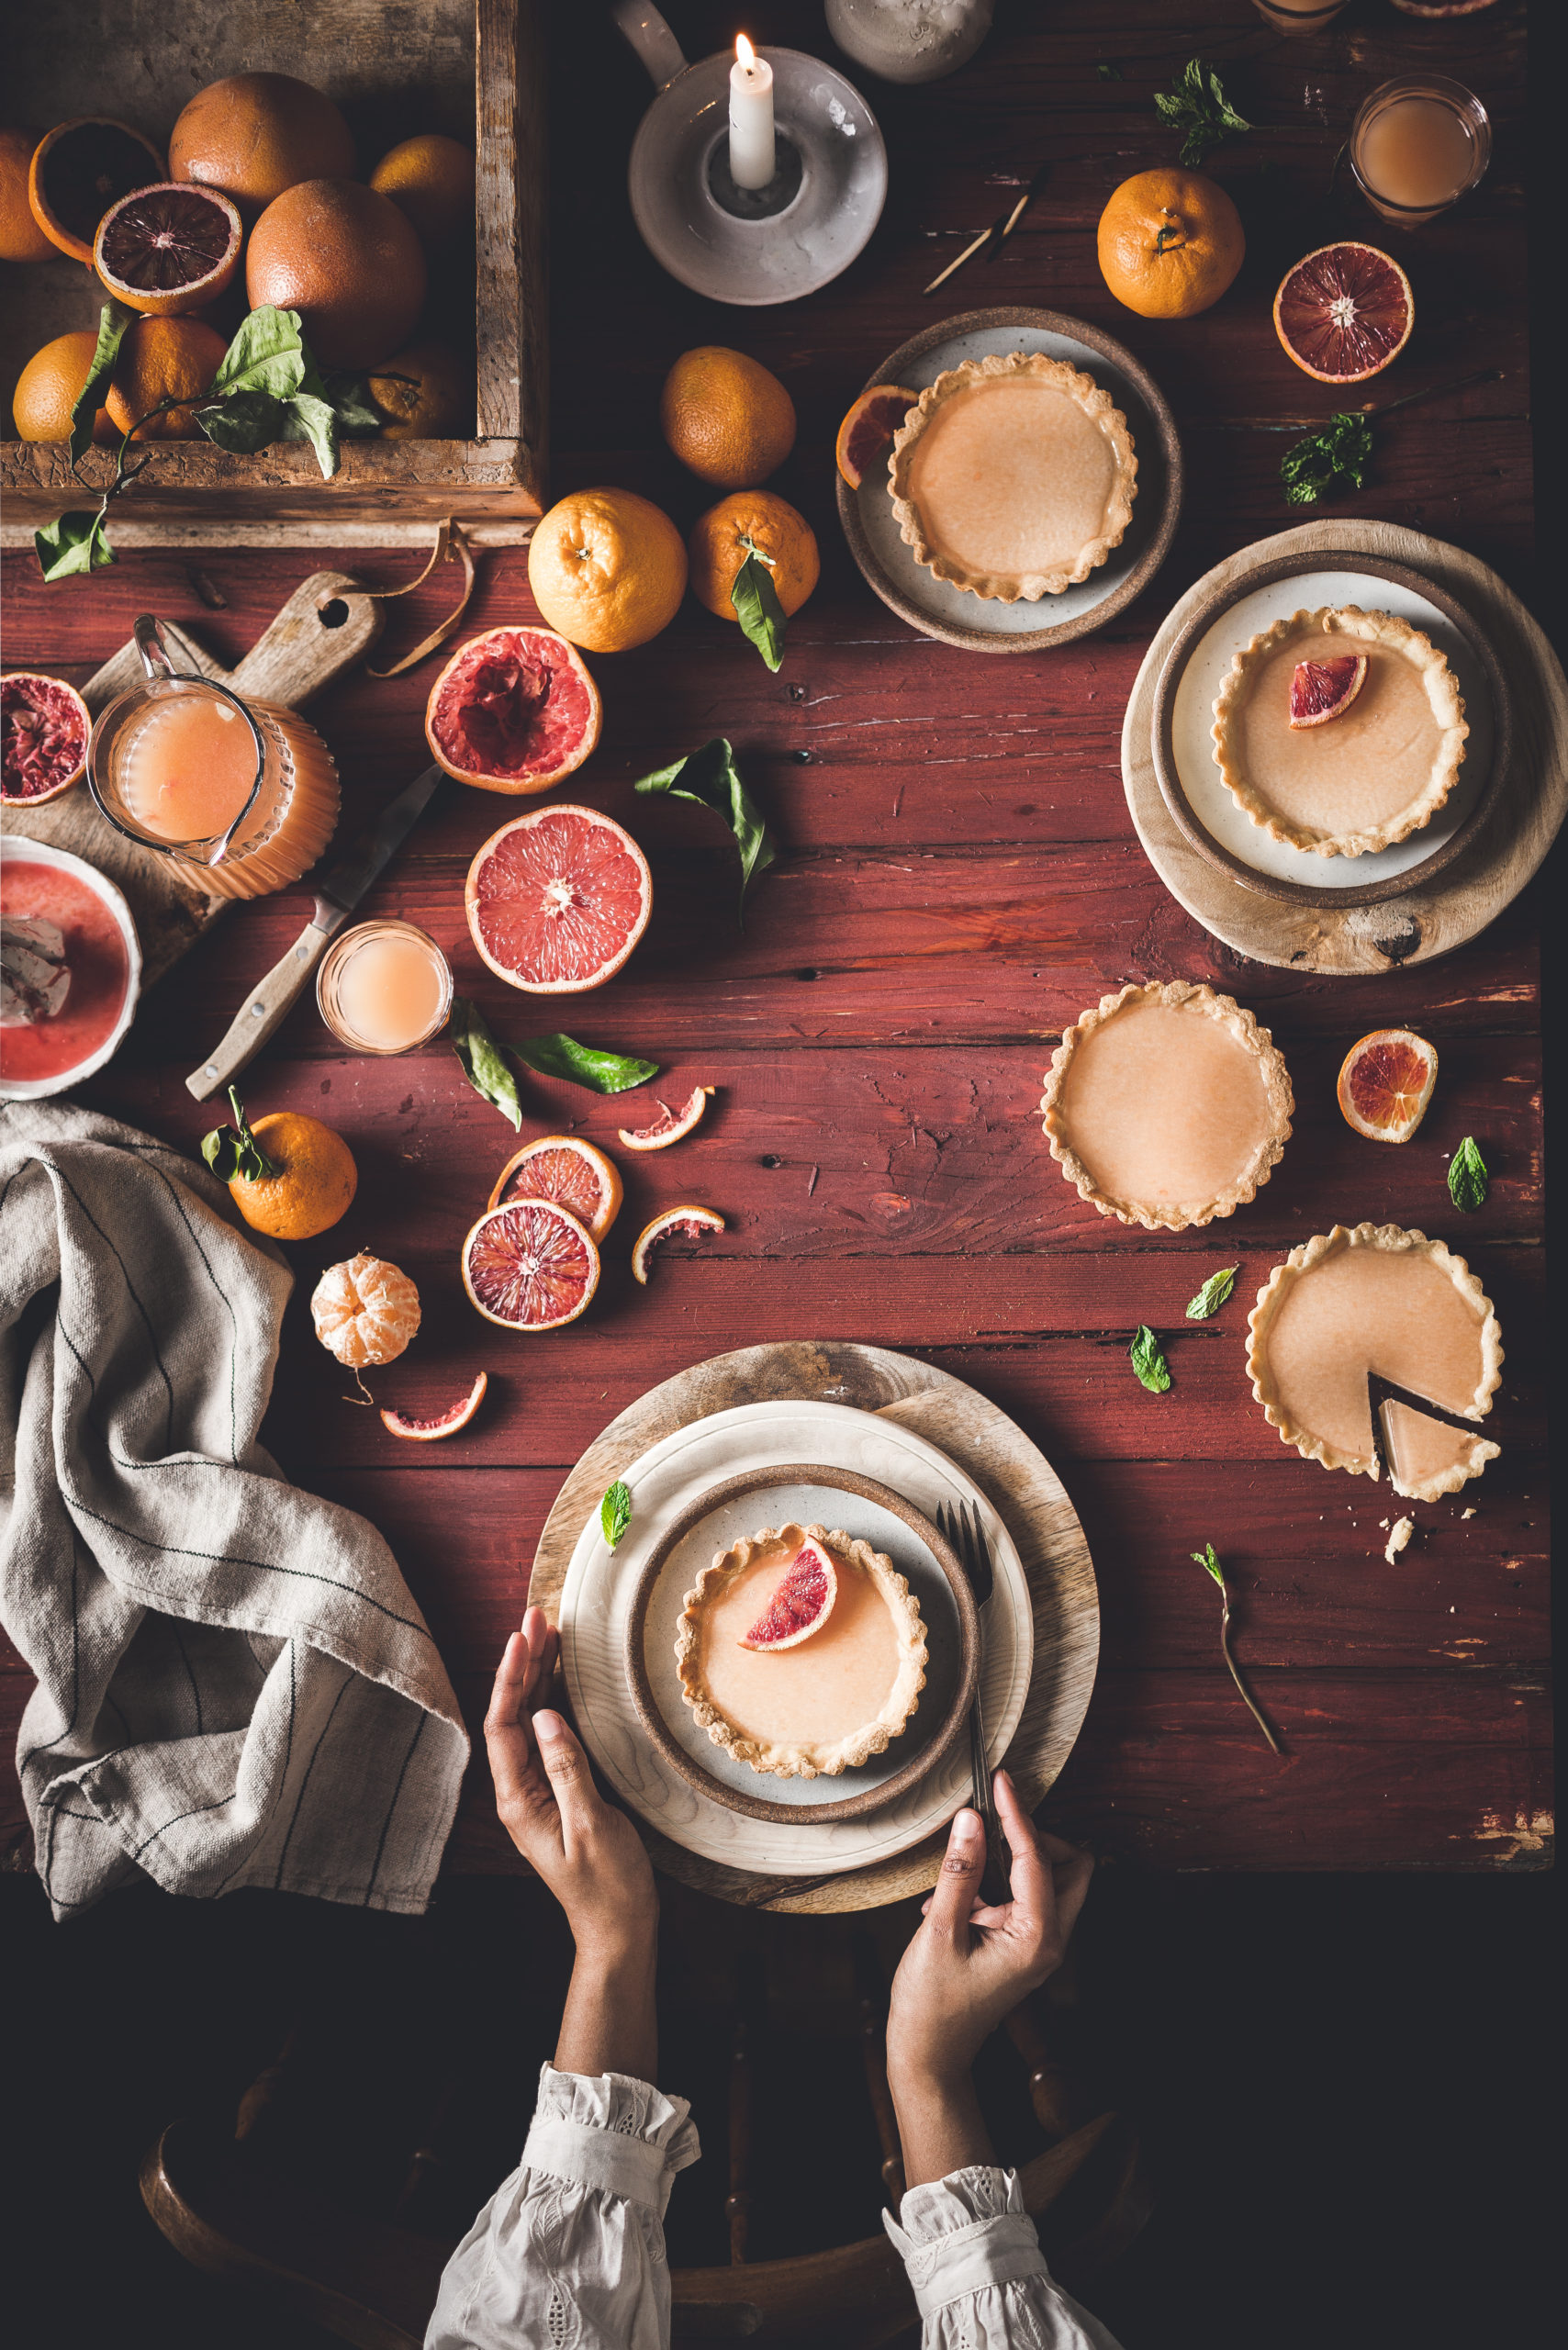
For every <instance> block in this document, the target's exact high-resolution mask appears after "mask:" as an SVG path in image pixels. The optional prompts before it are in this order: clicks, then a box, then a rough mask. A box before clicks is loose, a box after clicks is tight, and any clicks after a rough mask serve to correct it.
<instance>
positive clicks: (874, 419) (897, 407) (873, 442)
mask: <svg viewBox="0 0 1568 2350" xmlns="http://www.w3.org/2000/svg"><path fill="white" fill-rule="evenodd" d="M919 397H920V394H919V393H918V392H907V391H905V389H904V388H903V386H902V384H873V385H872V386H871V388H870V390H869V391H868V392H862V393H861V395H860V397H859V398H858V399H857V401H856V403H855V405H854V407H853V408H851V409H850V411H849V414H848V415H847V416H846V418H845V420H844V422H843V423H842V424H841V425H840V426H839V428H838V441H837V444H836V446H835V448H834V456H835V457H836V458H837V460H838V470H839V472H840V473H841V474H842V475H843V476H844V478H845V480H846V482H847V483H848V484H849V487H850V488H851V489H858V488H859V487H860V485H861V483H862V482H863V481H864V480H865V479H866V476H868V474H869V473H871V472H872V471H873V470H874V468H875V467H876V466H878V465H879V464H882V463H884V462H885V460H886V457H887V453H888V451H889V450H890V448H891V447H892V445H893V435H894V433H895V432H896V431H898V429H899V427H900V425H901V424H902V422H903V420H904V419H905V417H906V416H907V415H908V414H909V412H910V409H911V408H913V406H914V405H915V402H916V401H917V400H918V399H919Z"/></svg>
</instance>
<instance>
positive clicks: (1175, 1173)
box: [1040, 979, 1295, 1232]
mask: <svg viewBox="0 0 1568 2350" xmlns="http://www.w3.org/2000/svg"><path fill="white" fill-rule="evenodd" d="M1040 1107H1041V1109H1042V1111H1043V1112H1044V1113H1045V1129H1046V1136H1047V1140H1048V1141H1049V1143H1050V1147H1051V1157H1052V1158H1055V1159H1058V1160H1059V1161H1060V1163H1061V1171H1062V1173H1063V1174H1064V1175H1065V1176H1066V1178H1067V1180H1068V1181H1069V1182H1070V1183H1076V1185H1077V1186H1078V1190H1079V1192H1080V1194H1081V1197H1082V1198H1084V1199H1086V1200H1088V1201H1089V1202H1090V1203H1091V1205H1092V1206H1093V1207H1096V1208H1098V1209H1099V1211H1100V1213H1101V1214H1102V1215H1114V1216H1117V1217H1119V1218H1120V1220H1121V1222H1122V1223H1123V1224H1141V1225H1147V1226H1148V1229H1149V1230H1151V1231H1153V1230H1156V1229H1159V1228H1161V1227H1162V1228H1164V1229H1165V1230H1167V1231H1170V1232H1180V1231H1182V1230H1183V1229H1184V1228H1185V1227H1186V1226H1187V1225H1192V1224H1209V1223H1212V1222H1213V1220H1214V1218H1215V1216H1218V1215H1230V1214H1234V1212H1235V1210H1236V1209H1237V1208H1238V1207H1239V1206H1240V1205H1241V1204H1242V1203H1243V1202H1244V1201H1246V1200H1249V1199H1251V1198H1252V1196H1253V1194H1254V1192H1256V1191H1257V1190H1258V1187H1259V1185H1260V1183H1266V1182H1267V1181H1268V1180H1269V1176H1270V1173H1271V1170H1272V1169H1273V1168H1274V1166H1275V1165H1276V1164H1277V1162H1278V1160H1279V1158H1280V1155H1281V1153H1282V1150H1283V1149H1284V1147H1285V1144H1286V1142H1287V1141H1288V1140H1289V1138H1290V1131H1291V1118H1292V1115H1293V1113H1294V1109H1295V1100H1294V1095H1293V1093H1292V1091H1291V1080H1290V1074H1289V1072H1288V1070H1287V1069H1286V1068H1285V1064H1284V1057H1283V1056H1282V1053H1281V1052H1280V1051H1279V1049H1278V1047H1277V1046H1275V1044H1274V1042H1273V1040H1272V1038H1271V1036H1270V1035H1269V1032H1268V1030H1267V1029H1266V1028H1260V1027H1259V1025H1258V1023H1257V1022H1256V1020H1254V1018H1253V1017H1252V1014H1251V1013H1249V1012H1244V1011H1243V1010H1242V1008H1241V1006H1240V1005H1239V1004H1238V1002H1236V1000H1235V998H1234V997H1233V996H1228V995H1216V994H1215V991H1214V990H1213V989H1212V988H1206V987H1203V986H1200V985H1197V984H1194V983H1193V982H1191V981H1188V980H1184V979H1177V980H1168V981H1166V982H1165V983H1164V984H1163V985H1160V986H1152V987H1126V988H1123V989H1122V990H1121V992H1120V994H1119V995H1107V996H1103V997H1102V998H1101V1000H1100V1003H1099V1006H1098V1008H1097V1009H1096V1010H1094V1011H1092V1012H1084V1013H1080V1015H1079V1017H1078V1019H1077V1020H1075V1021H1074V1023H1073V1024H1072V1026H1071V1027H1070V1028H1069V1029H1068V1030H1067V1031H1066V1033H1065V1034H1064V1035H1063V1037H1062V1040H1061V1043H1060V1044H1059V1045H1058V1046H1057V1049H1056V1052H1055V1054H1054V1055H1053V1056H1052V1059H1051V1066H1050V1071H1049V1074H1048V1076H1047V1080H1046V1091H1045V1096H1044V1099H1043V1100H1042V1102H1041V1103H1040Z"/></svg>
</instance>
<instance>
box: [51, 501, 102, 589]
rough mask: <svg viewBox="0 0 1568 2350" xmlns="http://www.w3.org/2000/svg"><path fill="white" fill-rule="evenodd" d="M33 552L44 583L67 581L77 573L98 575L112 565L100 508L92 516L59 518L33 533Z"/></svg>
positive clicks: (63, 516)
mask: <svg viewBox="0 0 1568 2350" xmlns="http://www.w3.org/2000/svg"><path fill="white" fill-rule="evenodd" d="M33 550H34V553H35V554H37V556H38V559H39V570H40V571H41V572H42V573H43V576H44V577H45V578H46V579H69V578H70V577H71V576H72V575H73V573H75V572H78V571H101V570H102V569H103V568H104V566H105V565H106V564H110V563H113V562H114V560H115V551H114V549H113V547H112V546H110V544H109V534H108V532H106V530H105V528H104V516H103V509H102V508H100V509H99V510H98V511H97V513H96V514H82V513H72V514H62V515H59V516H57V518H56V519H55V520H54V521H52V522H46V523H45V524H44V526H43V528H42V530H41V531H35V532H33Z"/></svg>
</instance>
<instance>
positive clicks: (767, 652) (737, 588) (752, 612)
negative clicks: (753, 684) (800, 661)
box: [730, 554, 789, 671]
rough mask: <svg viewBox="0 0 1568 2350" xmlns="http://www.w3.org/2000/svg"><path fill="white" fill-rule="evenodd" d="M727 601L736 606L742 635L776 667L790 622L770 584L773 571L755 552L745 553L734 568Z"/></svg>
mask: <svg viewBox="0 0 1568 2350" xmlns="http://www.w3.org/2000/svg"><path fill="white" fill-rule="evenodd" d="M730 601H731V603H732V604H733V605H734V608H735V617H736V619H737V620H738V621H740V624H741V633H742V635H743V636H745V638H746V640H747V642H748V643H752V644H755V645H756V649H757V651H758V652H759V653H760V654H761V655H762V657H763V659H764V660H765V661H766V662H767V666H768V667H769V668H770V669H772V670H775V671H777V669H778V665H779V663H780V662H781V661H782V660H783V658H784V631H785V629H786V627H787V626H788V625H789V623H788V622H787V621H786V620H785V617H784V607H783V605H782V604H781V603H780V602H779V600H778V588H775V586H774V585H773V574H772V573H771V571H769V569H768V567H767V564H765V563H763V562H762V561H761V560H760V559H759V558H758V557H757V556H756V555H755V554H748V555H747V557H746V559H745V562H744V563H743V564H742V565H741V567H740V569H739V570H738V571H737V572H736V574H735V584H734V587H733V588H731V590H730Z"/></svg>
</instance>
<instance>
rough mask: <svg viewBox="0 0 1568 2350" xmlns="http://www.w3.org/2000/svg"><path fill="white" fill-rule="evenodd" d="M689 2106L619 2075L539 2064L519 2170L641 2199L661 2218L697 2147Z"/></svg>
mask: <svg viewBox="0 0 1568 2350" xmlns="http://www.w3.org/2000/svg"><path fill="white" fill-rule="evenodd" d="M690 2115H691V2109H690V2107H689V2105H688V2104H687V2102H686V2099H685V2098H669V2097H666V2096H665V2095H664V2094H663V2092H662V2091H661V2090H659V2089H656V2088H655V2087H653V2085H652V2083H651V2082H648V2081H635V2080H633V2079H632V2077H631V2076H630V2075H629V2074H626V2073H599V2074H588V2073H558V2072H556V2070H555V2068H554V2065H542V2066H541V2067H540V2073H539V2102H538V2104H537V2105H536V2106H535V2107H534V2109H533V2126H532V2129H531V2130H530V2132H529V2133H528V2142H527V2143H526V2144H525V2145H524V2147H523V2150H522V2168H523V2169H524V2170H526V2171H542V2172H543V2173H544V2174H545V2176H546V2177H550V2178H559V2179H563V2180H565V2181H566V2183H567V2184H568V2185H570V2186H576V2187H593V2188H601V2189H602V2190H603V2191H604V2192H605V2193H606V2194H608V2195H619V2196H622V2197H623V2198H624V2199H625V2200H626V2201H627V2202H628V2203H644V2204H646V2205H647V2207H648V2209H649V2210H652V2211H655V2212H656V2213H657V2215H658V2217H659V2218H660V2219H661V2220H662V2219H663V2218H664V2215H665V2209H666V2205H667V2203H668V2202H669V2191H670V2188H672V2187H673V2186H674V2184H675V2176H676V2173H677V2171H682V2170H685V2169H687V2168H688V2167H689V2165H691V2164H692V2163H694V2162H695V2161H696V2160H697V2158H698V2156H699V2154H700V2153H701V2151H702V2150H701V2147H700V2144H699V2143H698V2138H697V2127H696V2124H695V2123H694V2122H693V2121H692V2120H691V2118H690Z"/></svg>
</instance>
